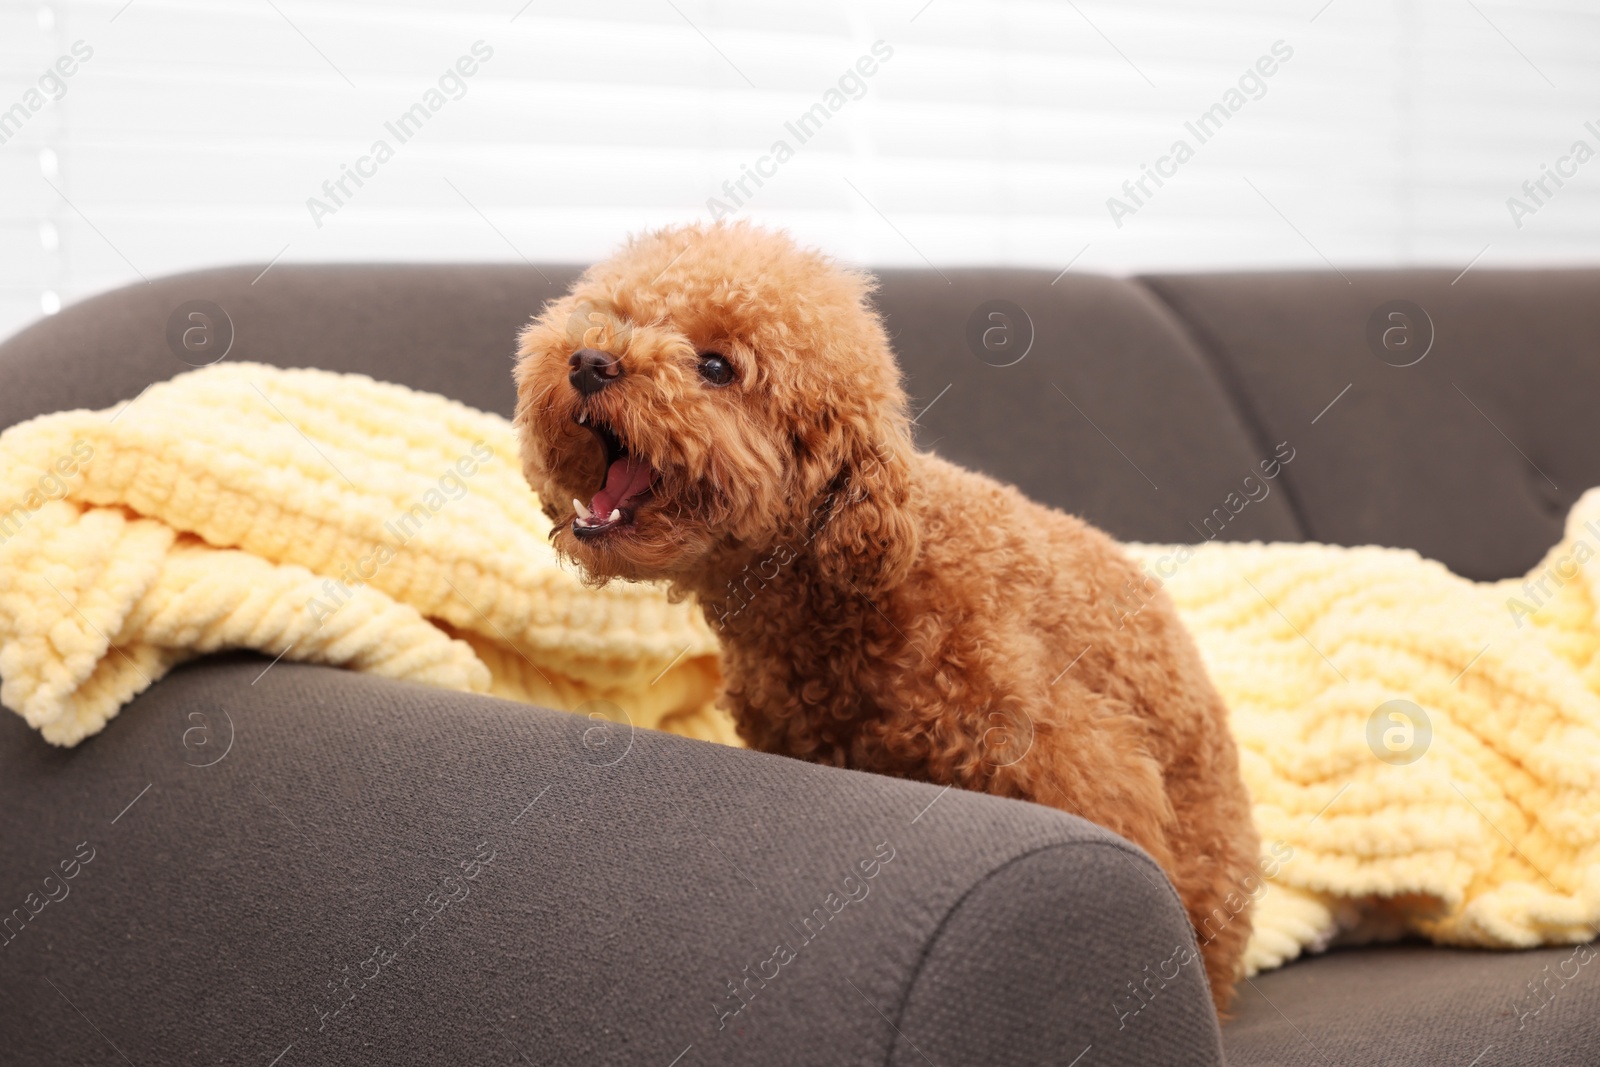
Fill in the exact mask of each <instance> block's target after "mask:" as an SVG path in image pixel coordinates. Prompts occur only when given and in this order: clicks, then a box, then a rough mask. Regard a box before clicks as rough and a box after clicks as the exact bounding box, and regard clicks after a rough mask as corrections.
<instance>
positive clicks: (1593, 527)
mask: <svg viewBox="0 0 1600 1067" xmlns="http://www.w3.org/2000/svg"><path fill="white" fill-rule="evenodd" d="M1130 549H1131V551H1133V553H1134V554H1135V556H1136V557H1137V558H1139V559H1140V560H1141V562H1142V563H1143V564H1144V565H1145V567H1146V568H1147V573H1152V574H1154V575H1156V576H1157V577H1164V576H1168V575H1170V577H1166V581H1165V585H1166V588H1167V591H1168V592H1169V593H1170V594H1171V596H1172V597H1173V600H1174V601H1175V602H1176V604H1177V607H1178V611H1179V614H1180V615H1181V616H1182V617H1183V619H1184V621H1185V623H1186V624H1187V625H1188V626H1189V627H1190V629H1191V630H1193V632H1194V634H1195V636H1196V638H1197V640H1198V642H1199V644H1200V647H1201V652H1202V654H1203V655H1204V657H1205V659H1206V664H1207V667H1208V668H1209V670H1210V672H1211V676H1212V678H1213V679H1214V681H1215V682H1216V684H1217V687H1218V689H1219V690H1221V692H1222V694H1223V697H1224V699H1225V700H1226V701H1227V703H1228V707H1229V709H1230V713H1231V715H1232V726H1233V732H1234V736H1235V738H1236V739H1237V740H1238V742H1239V747H1240V761H1241V770H1242V772H1243V774H1244V778H1245V782H1246V784H1247V785H1248V786H1249V789H1250V794H1251V798H1252V801H1253V805H1254V812H1255V819H1256V825H1257V828H1258V829H1259V830H1260V832H1261V837H1262V841H1263V849H1264V852H1268V853H1271V852H1273V848H1274V846H1276V853H1275V854H1276V855H1277V856H1279V857H1282V856H1284V855H1287V856H1288V858H1287V859H1283V860H1282V862H1279V863H1276V864H1275V865H1274V866H1275V867H1276V873H1275V876H1274V877H1273V878H1272V879H1271V880H1270V882H1269V883H1268V888H1267V891H1266V893H1265V895H1264V896H1263V897H1262V898H1261V899H1260V900H1259V901H1258V902H1257V905H1256V911H1255V920H1254V921H1255V936H1254V938H1253V939H1252V941H1251V946H1250V950H1249V953H1248V955H1247V958H1246V965H1247V967H1248V969H1249V970H1250V971H1257V970H1262V969H1265V968H1269V967H1275V966H1278V965H1279V964H1281V963H1283V962H1285V961H1286V960H1289V959H1292V958H1294V957H1295V956H1297V955H1299V954H1300V952H1301V951H1302V950H1303V949H1305V948H1308V947H1311V948H1320V947H1322V946H1325V945H1327V944H1329V943H1330V942H1334V941H1360V940H1367V939H1384V938H1392V937H1398V936H1403V935H1406V934H1413V935H1421V936H1424V937H1427V938H1430V939H1432V940H1433V941H1436V942H1439V943H1443V944H1455V945H1475V946H1484V947H1527V946H1532V945H1539V944H1551V943H1560V942H1579V941H1587V940H1590V939H1591V938H1593V937H1594V936H1595V933H1596V922H1597V920H1600V562H1593V563H1591V562H1588V561H1589V560H1590V559H1591V557H1593V556H1594V555H1596V552H1597V550H1600V489H1597V490H1591V491H1590V492H1589V493H1588V494H1586V495H1585V496H1584V497H1583V498H1582V499H1581V500H1580V501H1579V502H1578V504H1577V505H1575V506H1574V508H1573V511H1572V513H1571V515H1570V516H1569V518H1568V522H1567V527H1566V535H1565V537H1564V538H1563V540H1562V542H1561V543H1560V544H1559V545H1557V546H1556V547H1555V548H1553V549H1552V550H1551V551H1550V553H1549V555H1548V556H1547V557H1546V558H1545V560H1544V561H1543V562H1541V563H1540V565H1539V566H1538V567H1536V568H1535V569H1534V570H1533V571H1532V572H1531V573H1530V575H1529V576H1528V578H1527V579H1526V580H1523V579H1517V580H1513V581H1506V582H1499V583H1475V582H1470V581H1467V580H1466V579H1463V578H1460V577H1458V576H1457V575H1454V574H1452V573H1451V572H1450V571H1448V570H1447V569H1445V568H1444V567H1443V566H1442V565H1440V564H1438V563H1435V562H1432V561H1430V560H1426V559H1423V558H1422V557H1420V556H1418V555H1417V554H1416V553H1415V552H1410V551H1405V550H1399V549H1387V548H1339V547H1334V546H1329V545H1317V544H1274V545H1262V544H1222V543H1215V542H1213V543H1209V544H1206V545H1203V546H1200V547H1198V548H1196V547H1193V546H1176V545H1134V546H1130ZM1129 610H1137V602H1136V599H1130V602H1129ZM1395 700H1401V701H1409V702H1411V703H1412V704H1414V705H1415V706H1416V707H1417V708H1420V709H1421V712H1422V715H1423V716H1426V720H1427V726H1426V727H1423V726H1422V725H1421V720H1420V717H1419V716H1418V715H1417V714H1416V713H1415V712H1414V711H1412V710H1411V709H1410V708H1408V707H1406V706H1405V705H1390V706H1389V707H1388V708H1384V705H1386V704H1388V702H1390V701H1395ZM1380 709H1382V710H1380ZM1394 714H1398V715H1399V716H1400V717H1399V718H1394V717H1391V716H1392V715H1394ZM1430 733H1431V737H1429V736H1428V735H1429V734H1430ZM1378 753H1383V754H1384V755H1385V756H1387V757H1388V758H1386V759H1381V758H1379V756H1378ZM1412 757H1416V758H1414V759H1412ZM1407 760H1409V762H1405V761H1407Z"/></svg>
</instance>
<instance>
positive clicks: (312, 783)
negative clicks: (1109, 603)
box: [0, 653, 1221, 1067]
mask: <svg viewBox="0 0 1600 1067" xmlns="http://www.w3.org/2000/svg"><path fill="white" fill-rule="evenodd" d="M269 662H270V661H268V660H266V659H263V658H260V657H255V656H250V655H246V654H242V653H241V654H236V655H234V656H230V657H226V658H214V659H210V660H205V661H201V662H199V663H196V664H192V665H190V666H186V667H182V668H179V669H178V670H177V671H175V672H174V673H173V674H172V675H170V676H169V677H168V678H167V679H165V680H164V681H162V682H161V683H160V684H158V685H157V686H155V687H154V688H152V689H151V690H149V691H148V692H147V693H145V694H144V695H143V696H141V697H139V698H138V699H137V700H135V701H134V702H133V703H132V704H131V705H129V707H128V708H127V709H126V711H125V712H124V713H123V714H122V715H121V716H119V717H118V719H117V720H116V721H115V722H114V723H112V724H111V727H110V729H108V730H107V731H106V732H105V733H103V734H102V735H100V736H98V737H96V738H93V739H91V740H90V741H89V742H87V743H86V744H84V745H82V746H80V747H79V748H77V749H74V750H71V751H62V750H57V749H52V748H50V747H48V746H46V745H44V744H43V743H41V742H40V741H39V739H38V738H37V736H35V735H34V734H33V732H32V731H30V730H28V729H27V727H26V726H25V725H24V724H23V723H22V721H21V720H20V719H17V718H15V717H13V716H7V717H6V719H5V720H4V722H3V723H0V766H3V767H5V770H6V773H5V774H4V775H0V804H4V805H5V806H6V810H8V811H10V812H12V813H13V815H14V817H15V815H16V813H19V812H23V811H27V812H28V813H29V820H28V821H29V825H28V828H27V831H26V832H25V833H9V832H8V833H7V834H5V835H3V836H0V871H3V872H5V880H4V883H3V884H0V890H3V891H4V892H6V894H7V896H6V897H5V898H3V899H4V900H5V902H6V903H7V904H8V905H9V904H12V903H15V904H17V905H21V904H22V902H23V898H24V894H26V893H27V892H29V891H30V890H36V889H37V888H38V886H39V884H40V883H41V881H42V879H43V878H44V877H45V876H46V875H47V874H49V873H50V872H51V871H52V870H54V869H55V868H56V866H57V865H58V863H59V861H61V860H63V859H67V858H70V857H72V856H73V855H74V849H75V848H76V847H77V846H78V845H79V844H80V843H83V842H87V843H88V845H89V847H90V848H91V849H92V850H93V853H94V856H93V859H92V860H91V861H89V862H87V863H83V864H81V865H80V866H79V868H78V870H77V873H76V876H75V877H74V878H72V879H71V880H70V881H69V882H67V883H65V884H66V885H67V886H68V887H69V892H68V893H67V895H66V896H65V897H64V898H62V899H61V900H59V901H58V902H54V903H48V904H46V905H44V907H43V908H42V910H41V911H40V912H39V914H38V915H36V916H33V917H32V918H31V919H30V920H28V921H27V922H26V924H25V925H24V926H23V927H22V929H21V930H20V932H19V933H16V934H15V935H14V937H13V939H12V940H11V941H10V942H9V943H7V944H6V945H5V947H3V948H0V999H3V1001H4V1003H5V1005H6V1009H5V1013H4V1015H3V1016H0V1035H3V1036H4V1038H5V1040H6V1060H7V1062H17V1063H26V1064H30V1065H40V1067H46V1065H53V1064H76V1063H106V1062H117V1061H118V1060H117V1055H116V1053H115V1052H113V1051H112V1049H111V1048H110V1047H109V1046H110V1045H111V1044H115V1046H116V1047H117V1048H119V1049H120V1050H121V1051H122V1053H123V1054H125V1055H126V1056H127V1057H128V1058H129V1060H131V1061H132V1062H133V1063H136V1064H145V1063H169V1062H195V1063H217V1062H225V1063H260V1064H267V1063H271V1062H272V1061H273V1057H275V1056H277V1055H279V1053H280V1052H282V1051H283V1050H284V1049H286V1048H288V1049H289V1052H288V1054H287V1055H286V1056H285V1057H284V1060H283V1061H282V1062H283V1063H285V1064H289V1063H293V1064H330V1065H333V1064H338V1065H350V1064H400V1063H404V1064H438V1063H457V1062H463V1061H464V1060H467V1059H470V1060H471V1061H472V1062H483V1063H517V1062H541V1063H550V1064H598V1063H607V1064H639V1065H648V1067H664V1065H666V1064H668V1063H671V1062H673V1060H674V1057H677V1056H678V1055H679V1054H680V1053H684V1052H685V1050H691V1046H692V1050H691V1051H689V1052H688V1054H687V1055H685V1056H684V1058H683V1060H682V1061H681V1062H682V1063H696V1064H716V1063H725V1064H750V1063H761V1064H780V1065H781V1064H796V1065H799V1064H852V1063H861V1064H884V1063H891V1062H893V1063H900V1062H910V1061H907V1060H905V1059H904V1055H905V1052H904V1051H902V1047H903V1048H904V1049H905V1050H909V1049H910V1047H911V1046H912V1045H915V1046H916V1047H918V1048H921V1049H923V1050H924V1051H925V1052H927V1051H930V1050H935V1049H938V1050H944V1049H960V1048H963V1047H969V1046H970V1044H971V1042H972V1041H973V1040H974V1036H973V1035H974V1033H975V1032H976V1033H978V1034H981V1035H987V1036H986V1037H983V1038H982V1040H983V1043H984V1046H985V1048H986V1049H987V1052H986V1054H985V1056H984V1058H983V1059H982V1060H981V1062H983V1063H985V1064H1009V1063H1016V1064H1034V1063H1037V1062H1041V1060H1040V1057H1042V1058H1043V1059H1044V1060H1047V1061H1049V1062H1061V1063H1066V1062H1068V1061H1070V1060H1071V1058H1072V1056H1075V1055H1077V1054H1078V1053H1079V1052H1080V1051H1081V1050H1082V1047H1083V1044H1082V1043H1081V1042H1080V1043H1077V1044H1073V1042H1078V1040H1079V1037H1080V1035H1082V1034H1084V1033H1088V1034H1089V1036H1088V1037H1085V1038H1084V1039H1083V1040H1084V1041H1089V1040H1095V1041H1098V1042H1100V1043H1101V1047H1102V1048H1103V1050H1104V1054H1103V1055H1102V1056H1097V1057H1096V1061H1095V1062H1097V1063H1112V1064H1129V1065H1135V1064H1160V1063H1174V1064H1176V1063H1189V1064H1207V1063H1220V1062H1221V1060H1220V1053H1219V1052H1218V1040H1219V1039H1218V1035H1217V1030H1216V1022H1215V1019H1214V1018H1213V1017H1212V1016H1211V1014H1210V1008H1209V993H1208V992H1207V990H1206V988H1205V985H1204V982H1203V981H1202V980H1198V976H1197V975H1196V976H1192V977H1190V978H1189V979H1188V980H1186V981H1185V982H1182V983H1178V982H1175V983H1172V984H1171V985H1169V987H1168V989H1167V990H1166V991H1165V992H1164V993H1163V994H1162V996H1163V999H1164V1000H1165V1003H1164V1004H1163V1005H1162V1008H1163V1011H1162V1013H1161V1014H1160V1015H1158V1016H1156V1017H1152V1018H1148V1019H1143V1020H1140V1022H1141V1024H1143V1023H1148V1024H1149V1025H1140V1026H1137V1027H1134V1026H1130V1027H1128V1028H1127V1029H1126V1030H1124V1031H1121V1032H1120V1033H1119V1032H1118V1031H1117V1021H1118V1020H1117V1016H1116V1014H1115V1012H1114V1011H1113V1009H1112V1002H1113V995H1114V992H1115V986H1116V984H1117V983H1118V982H1126V981H1130V980H1133V979H1136V978H1138V977H1139V969H1140V968H1141V967H1143V966H1144V965H1145V964H1146V963H1147V962H1151V961H1159V960H1160V959H1162V958H1165V957H1166V956H1167V955H1169V954H1170V952H1171V945H1173V944H1178V943H1187V944H1192V940H1191V935H1190V933H1189V931H1188V927H1187V921H1186V919H1185V918H1184V915H1183V912H1182V910H1181V908H1180V907H1179V904H1178V901H1177V898H1176V895H1175V894H1174V893H1173V892H1172V890H1171V888H1170V887H1169V886H1168V885H1167V884H1166V882H1165V880H1164V879H1163V878H1162V877H1161V874H1160V872H1159V869H1158V868H1157V867H1156V866H1155V865H1154V864H1153V863H1152V862H1151V861H1150V860H1149V859H1148V858H1147V857H1145V856H1144V855H1143V854H1142V853H1140V852H1139V851H1138V850H1137V849H1135V848H1133V846H1131V845H1128V844H1127V843H1126V842H1123V841H1121V840H1119V839H1117V838H1115V837H1113V836H1112V835H1111V834H1109V833H1107V832H1106V831H1103V830H1101V829H1099V828H1098V827H1095V826H1092V825H1091V824H1089V823H1087V822H1084V821H1082V820H1080V819H1076V818H1074V817H1072V816H1069V815H1065V814H1063V813H1061V812H1057V811H1052V810H1050V809H1046V808H1042V807H1037V806H1034V805H1030V804H1024V803H1021V802H1017V801H1009V800H1002V799H998V798H994V797H987V796H980V795H976V794H971V793H965V792H961V791H949V792H945V791H941V790H940V789H937V788H935V787H932V786H927V785H922V784H917V783H911V782H905V781H899V780H896V779H890V778H883V777H879V776H876V775H868V774H861V773H857V772H852V771H841V770H835V769H831V768H825V767H817V766H813V765H810V764H804V763H800V762H797V761H793V760H787V759H781V758H778V757H773V756H766V755H762V754H759V753H753V752H749V751H747V750H742V749H732V748H727V747H724V746H720V745H713V744H709V743H705V742H699V741H690V740H687V739H683V738H678V737H673V736H671V735H667V734H660V733H655V732H651V731H644V730H640V731H637V732H633V733H628V732H626V731H623V732H618V733H613V734H611V735H609V736H607V737H606V738H604V739H603V740H604V743H598V742H597V739H596V738H595V736H594V734H593V730H594V729H595V727H594V724H592V723H591V722H589V721H588V720H585V719H583V718H580V717H577V716H573V715H569V714H566V713H560V712H548V711H541V710H539V709H530V708H529V707H527V706H525V705H519V704H511V703H507V702H503V701H498V700H494V699H492V698H488V697H480V696H474V695H470V694H458V693H449V692H445V691H441V690H434V689H429V688H424V687H422V686H416V685H411V684H407V683H400V682H391V681H388V680H386V679H379V678H373V677H367V676H360V675H355V674H351V673H348V672H344V671H339V670H335V669H332V668H327V667H318V666H309V665H303V664H296V663H292V662H289V661H287V660H286V661H283V662H280V663H278V664H277V665H276V666H272V667H271V668H270V670H267V671H266V673H265V674H264V675H263V674H262V671H263V669H264V668H266V667H267V666H268V664H269ZM41 798H47V799H48V803H47V804H41V803H40V800H41ZM130 804H131V807H130V806H129V805H130ZM885 857H887V858H885ZM1023 857H1043V858H1044V860H1043V862H1042V864H1041V863H1039V862H1035V861H1032V860H1028V861H1025V862H1024V863H1023V864H1021V865H1018V864H1016V862H1015V861H1017V860H1019V859H1020V858H1023ZM485 861H486V862H485ZM996 872H999V873H998V874H997V873H996ZM1019 875H1026V876H1025V877H1019ZM975 886H976V887H980V888H979V889H978V890H976V891H975V890H974V887H975ZM13 898H15V899H14V900H13ZM974 937H978V938H979V940H978V941H977V942H975V941H974ZM1023 942H1026V943H1027V945H1026V948H1025V950H1024V955H1022V956H1020V957H1019V956H1017V955H1016V952H1017V950H1019V949H1022V948H1023ZM780 945H786V946H788V947H789V949H790V950H791V958H789V959H788V960H787V961H786V962H777V960H779V959H781V957H780V956H779V955H778V953H777V949H778V946H780ZM974 951H981V952H982V953H983V954H984V955H986V956H989V957H992V960H993V965H994V967H996V968H998V969H999V970H1000V971H1003V972H1004V973H1005V976H1006V981H1005V982H1004V984H1003V985H994V986H990V987H989V988H988V992H987V994H986V995H987V996H988V997H989V998H990V1001H991V1002H992V1001H993V998H995V997H997V996H1003V998H1004V999H1005V1000H1006V1001H1007V1008H1008V1011H1009V1013H1010V1014H1008V1015H1006V1016H998V1015H997V1016H995V1017H993V1018H985V1017H984V1016H983V1015H981V1014H978V1015H975V1014H974V1013H973V1010H972V1009H973V1007H974V1006H975V1002H974V1001H973V999H972V997H973V995H974V993H975V991H976V988H977V986H976V985H975V979H977V978H978V977H979V975H978V974H977V973H976V972H963V971H962V970H961V968H960V967H959V966H955V967H952V963H959V961H960V959H961V958H962V957H968V956H970V955H971V954H972V953H973V952H974ZM761 975H765V976H766V978H765V979H764V980H763V979H762V978H761V977H760V976H761ZM747 979H749V982H748V984H746V982H747ZM730 983H736V984H738V985H739V986H740V987H741V989H742V992H741V993H740V994H739V995H738V996H735V995H734V994H733V993H731V992H730ZM978 984H984V983H981V982H979V983H978ZM1168 998H1170V999H1168ZM68 1001H70V1002H71V1004H72V1005H75V1006H76V1009H78V1010H74V1008H73V1007H69V1006H68ZM79 1010H81V1011H82V1013H83V1014H82V1015H81V1016H80V1015H79V1014H78V1011H79ZM1086 1014H1087V1018H1085V1015H1086ZM85 1018H87V1019H88V1020H90V1021H92V1023H93V1025H92V1026H90V1025H86V1024H85ZM1024 1018H1034V1019H1039V1020H1045V1021H1044V1022H1042V1023H1041V1024H1040V1025H1038V1026H1023V1025H1020V1022H1021V1020H1022V1019H1024ZM1102 1035H1104V1036H1103V1037H1102ZM291 1046H292V1047H291ZM469 1050H470V1051H469ZM930 1054H931V1052H930ZM691 1057H692V1058H691ZM13 1058H14V1059H13ZM935 1062H936V1063H941V1064H944V1063H956V1062H962V1061H961V1060H960V1059H959V1058H957V1059H950V1058H944V1059H940V1058H937V1057H936V1059H935ZM968 1062H972V1061H968Z"/></svg>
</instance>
